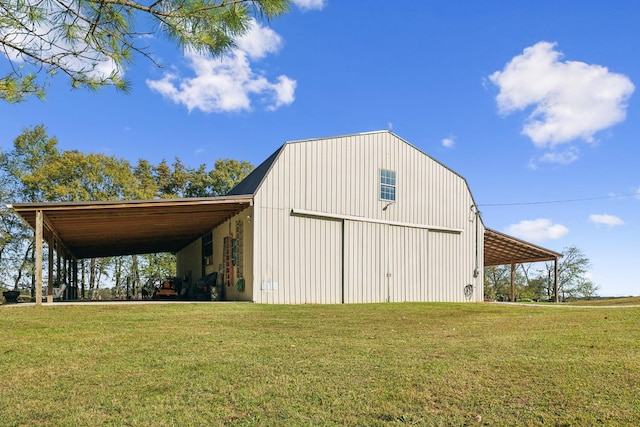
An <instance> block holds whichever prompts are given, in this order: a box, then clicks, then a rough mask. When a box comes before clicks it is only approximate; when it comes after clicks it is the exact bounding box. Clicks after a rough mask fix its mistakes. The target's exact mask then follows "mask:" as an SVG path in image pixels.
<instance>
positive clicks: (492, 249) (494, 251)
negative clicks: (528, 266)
mask: <svg viewBox="0 0 640 427" xmlns="http://www.w3.org/2000/svg"><path fill="white" fill-rule="evenodd" d="M561 257H562V254H561V253H558V252H554V251H552V250H549V249H545V248H543V247H541V246H537V245H534V244H533V243H529V242H525V241H524V240H520V239H516V238H515V237H512V236H509V235H507V234H503V233H500V232H498V231H495V230H491V229H489V228H487V229H485V231H484V265H485V267H489V266H492V265H506V264H522V263H527V262H541V261H553V260H555V259H558V258H561Z"/></svg>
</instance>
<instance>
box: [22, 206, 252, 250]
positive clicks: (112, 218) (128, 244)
mask: <svg viewBox="0 0 640 427" xmlns="http://www.w3.org/2000/svg"><path fill="white" fill-rule="evenodd" d="M252 200H253V199H252V196H233V197H211V198H191V199H159V200H139V201H115V202H67V203H16V204H13V205H10V207H11V208H12V209H13V210H14V211H15V212H16V213H17V214H18V215H19V216H20V217H22V218H23V219H24V220H25V221H26V222H27V223H28V224H29V225H30V226H31V227H32V228H33V229H34V230H35V229H36V225H37V224H36V222H37V215H36V214H37V212H41V213H42V216H43V239H44V240H45V241H48V242H50V241H52V240H54V239H55V240H57V241H59V242H60V243H61V245H62V246H63V247H64V250H65V251H66V252H67V253H68V255H71V256H72V257H73V258H76V259H83V258H99V257H107V256H118V255H132V254H145V253H159V252H177V251H179V250H180V249H182V248H183V247H185V246H186V245H188V244H189V243H191V242H193V241H194V240H196V239H197V238H198V237H200V236H202V235H203V234H204V233H205V232H206V231H207V230H211V229H213V228H214V227H215V226H216V225H219V224H220V223H222V222H224V221H225V220H226V219H228V218H230V217H231V216H233V215H235V214H236V213H238V212H240V211H241V210H243V209H244V208H246V207H247V206H250V205H251V203H252Z"/></svg>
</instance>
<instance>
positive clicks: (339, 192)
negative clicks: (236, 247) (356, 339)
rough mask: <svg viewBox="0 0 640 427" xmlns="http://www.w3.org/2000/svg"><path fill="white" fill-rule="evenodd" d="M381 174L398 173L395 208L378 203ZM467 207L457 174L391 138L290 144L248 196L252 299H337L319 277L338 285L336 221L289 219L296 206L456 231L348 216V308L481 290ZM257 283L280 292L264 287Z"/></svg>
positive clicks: (462, 183) (469, 200) (377, 135)
mask: <svg viewBox="0 0 640 427" xmlns="http://www.w3.org/2000/svg"><path fill="white" fill-rule="evenodd" d="M380 169H389V170H394V171H396V179H397V188H396V193H397V201H396V202H395V203H391V204H388V203H387V202H385V201H382V200H380V199H379V170H380ZM473 203H474V202H473V198H472V196H471V194H470V192H469V191H468V187H467V185H466V181H465V180H464V179H463V178H462V177H460V176H459V175H457V174H455V173H453V172H452V171H451V170H449V169H447V168H446V167H444V166H443V165H442V164H440V163H438V162H437V161H435V160H433V159H432V158H430V157H429V156H427V155H425V154H424V153H422V152H421V151H419V150H418V149H416V148H415V147H413V146H411V145H410V144H408V143H406V142H405V141H403V140H401V139H399V138H398V137H396V136H395V135H393V134H392V133H389V132H379V133H371V134H364V135H351V136H345V137H338V138H329V139H326V140H313V141H301V142H295V143H288V144H286V145H285V146H284V148H283V151H282V152H281V153H280V156H279V157H278V159H277V160H276V162H275V163H274V164H273V166H272V168H271V171H270V172H269V174H267V176H266V177H265V179H264V181H263V183H262V185H261V187H260V188H259V190H258V192H257V193H256V195H255V198H254V206H255V219H256V222H255V227H256V229H255V230H256V233H255V239H256V247H255V248H254V256H255V258H254V262H255V269H254V272H255V280H256V287H255V288H254V290H255V292H254V294H255V300H256V301H258V302H279V303H303V302H330V301H333V302H336V301H339V300H340V298H341V295H337V296H336V295H335V293H336V289H337V288H336V287H335V285H334V284H333V282H332V283H331V285H330V286H328V287H327V285H326V284H327V281H326V280H324V279H321V278H326V277H331V278H332V280H338V282H339V285H341V283H340V281H341V278H342V259H341V258H336V256H335V254H336V253H340V255H341V247H342V243H343V242H342V239H341V235H342V234H341V233H342V230H341V224H342V223H341V221H333V220H326V219H324V220H323V219H314V218H302V217H295V216H292V215H291V211H292V209H298V210H306V211H316V212H325V213H334V214H341V215H345V216H350V217H356V218H357V217H363V218H373V219H378V220H380V221H381V222H385V221H387V222H394V223H415V224H429V225H433V226H437V227H444V228H452V229H461V230H462V233H461V234H458V235H455V234H451V235H450V234H446V233H437V232H428V231H427V230H417V231H416V230H408V229H405V228H403V227H395V226H390V225H383V224H373V223H368V224H364V223H359V222H358V221H353V222H354V224H351V222H352V221H347V220H345V222H346V223H347V224H348V225H346V226H345V236H347V235H348V236H347V237H345V241H344V245H345V261H346V260H347V258H349V263H348V264H345V266H344V268H345V300H346V301H347V302H372V301H381V300H385V299H386V298H387V297H388V298H390V300H392V301H414V300H419V301H424V300H431V301H461V300H463V299H464V296H463V294H461V292H462V289H463V287H464V283H473V284H474V286H475V287H476V288H479V289H480V290H481V287H482V279H481V277H478V278H473V269H474V267H475V250H476V249H475V244H476V238H475V224H474V222H473V221H472V219H473V218H472V217H470V214H471V212H470V207H471V205H473ZM356 224H357V225H356ZM316 239H317V240H319V242H318V241H315V240H316ZM376 243H377V244H376ZM479 244H480V245H482V240H480V241H479ZM383 250H384V251H387V252H385V253H382V252H381V251H383ZM387 254H388V255H387ZM315 256H317V258H313V257H315ZM381 257H382V258H381ZM381 259H386V260H388V266H386V265H384V266H383V265H381V264H380V260H381ZM480 259H481V258H480ZM421 260H428V261H421ZM301 263H302V264H301ZM423 263H424V264H425V265H423ZM480 268H482V265H481V264H480ZM303 270H304V271H303ZM382 270H393V271H385V272H384V273H381V271H382ZM387 273H390V274H391V276H390V277H389V278H388V280H387V275H386V274H387ZM381 275H383V279H384V280H382V281H381V279H380V277H381ZM385 280H386V282H387V284H385ZM262 281H266V282H267V283H269V282H272V283H278V289H277V290H274V289H270V290H266V291H264V290H263V291H261V290H260V283H261V282H262ZM425 281H426V282H427V283H426V285H424V282H425ZM436 282H437V283H436ZM285 283H287V287H286V290H285V288H284V287H285V285H284V284H285ZM347 284H349V286H346V285H347ZM269 286H273V285H267V287H269ZM385 286H388V289H389V290H388V292H387V290H386V288H385ZM319 289H321V290H319ZM461 295H462V297H461Z"/></svg>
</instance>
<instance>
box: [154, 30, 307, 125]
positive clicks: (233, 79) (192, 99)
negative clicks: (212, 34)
mask: <svg viewBox="0 0 640 427" xmlns="http://www.w3.org/2000/svg"><path fill="white" fill-rule="evenodd" d="M281 45H282V39H281V37H280V36H279V35H278V34H277V33H275V32H274V31H273V30H271V29H270V28H266V27H262V26H261V25H260V24H259V23H257V22H255V21H253V22H252V24H251V26H250V30H249V32H248V33H247V34H246V35H244V36H243V37H241V38H240V39H239V40H238V41H237V48H236V49H234V50H233V51H231V52H230V53H228V54H226V55H223V56H221V57H218V58H214V57H211V56H208V55H201V54H198V53H195V52H186V53H185V58H186V59H187V61H188V66H189V68H190V69H191V70H192V71H193V73H194V74H195V75H194V76H192V77H181V76H179V75H178V74H176V73H171V72H168V73H165V75H164V76H163V78H162V79H160V80H147V85H148V86H149V87H150V88H151V89H152V90H155V91H156V92H158V93H160V94H161V95H163V96H164V97H166V98H169V99H170V100H172V101H173V102H175V103H177V104H182V105H184V106H185V107H187V109H189V111H192V110H194V109H199V110H201V111H204V112H206V113H212V112H215V113H220V112H239V111H249V110H251V109H252V102H253V100H254V99H257V100H259V101H260V102H262V103H263V104H264V105H265V107H266V108H267V109H268V110H275V109H277V108H279V107H282V106H284V105H289V104H291V103H293V101H294V100H295V88H296V81H295V80H292V79H290V78H289V77H287V76H284V75H282V76H279V77H278V78H277V79H276V80H275V81H269V80H268V79H267V78H266V77H264V76H263V75H261V74H259V73H256V72H254V70H253V69H252V67H251V60H257V59H261V58H264V57H265V56H266V55H267V54H270V53H275V52H277V51H278V49H279V48H280V47H281Z"/></svg>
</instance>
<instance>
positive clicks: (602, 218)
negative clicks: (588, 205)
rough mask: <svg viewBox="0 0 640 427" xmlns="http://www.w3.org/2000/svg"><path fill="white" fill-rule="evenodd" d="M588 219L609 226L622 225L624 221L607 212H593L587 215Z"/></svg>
mask: <svg viewBox="0 0 640 427" xmlns="http://www.w3.org/2000/svg"><path fill="white" fill-rule="evenodd" d="M589 221H590V222H592V223H594V224H598V225H608V226H609V227H615V226H617V225H624V221H623V220H621V219H620V218H618V217H617V216H613V215H607V214H602V215H598V214H593V215H589Z"/></svg>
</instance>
